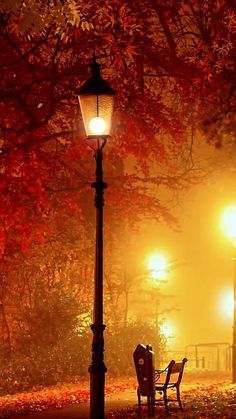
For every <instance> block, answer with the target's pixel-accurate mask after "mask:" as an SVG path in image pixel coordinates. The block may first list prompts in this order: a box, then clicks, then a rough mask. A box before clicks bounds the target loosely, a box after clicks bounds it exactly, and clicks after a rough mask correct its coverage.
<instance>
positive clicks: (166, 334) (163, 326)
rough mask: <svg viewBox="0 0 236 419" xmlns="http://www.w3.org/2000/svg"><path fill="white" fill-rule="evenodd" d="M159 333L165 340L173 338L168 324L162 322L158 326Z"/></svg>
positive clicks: (170, 326) (171, 328)
mask: <svg viewBox="0 0 236 419" xmlns="http://www.w3.org/2000/svg"><path fill="white" fill-rule="evenodd" d="M160 333H161V335H163V336H164V337H165V338H170V337H172V336H173V326H172V325H171V324H170V323H169V322H163V323H162V324H161V326H160Z"/></svg>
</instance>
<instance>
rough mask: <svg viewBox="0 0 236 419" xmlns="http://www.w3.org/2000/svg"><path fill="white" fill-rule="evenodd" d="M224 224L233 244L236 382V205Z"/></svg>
mask: <svg viewBox="0 0 236 419" xmlns="http://www.w3.org/2000/svg"><path fill="white" fill-rule="evenodd" d="M222 225H223V228H224V231H225V233H226V235H227V237H228V238H229V239H230V241H231V242H232V244H233V251H234V254H233V256H232V261H233V295H234V308H233V310H234V312H233V343H232V382H233V383H236V205H233V206H231V207H229V208H227V209H226V210H225V212H224V214H223V217H222Z"/></svg>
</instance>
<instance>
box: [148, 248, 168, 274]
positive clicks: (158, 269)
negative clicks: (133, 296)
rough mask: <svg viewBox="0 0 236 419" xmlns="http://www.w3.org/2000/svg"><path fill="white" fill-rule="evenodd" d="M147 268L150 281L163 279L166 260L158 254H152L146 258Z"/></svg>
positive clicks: (166, 264)
mask: <svg viewBox="0 0 236 419" xmlns="http://www.w3.org/2000/svg"><path fill="white" fill-rule="evenodd" d="M147 268H148V270H149V271H150V276H151V278H152V279H161V280H162V279H164V278H165V276H166V273H167V268H168V260H167V258H166V256H164V255H163V254H160V253H153V254H151V255H149V256H148V258H147Z"/></svg>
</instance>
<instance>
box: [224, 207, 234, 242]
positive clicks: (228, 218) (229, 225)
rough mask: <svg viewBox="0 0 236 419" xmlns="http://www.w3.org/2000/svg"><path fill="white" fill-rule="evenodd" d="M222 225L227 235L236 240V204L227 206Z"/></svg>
mask: <svg viewBox="0 0 236 419" xmlns="http://www.w3.org/2000/svg"><path fill="white" fill-rule="evenodd" d="M222 227H223V229H224V232H225V234H226V235H227V237H229V239H231V240H234V241H236V205H232V206H231V207H229V208H227V209H226V210H225V212H224V213H223V216H222Z"/></svg>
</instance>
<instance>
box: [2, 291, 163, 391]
mask: <svg viewBox="0 0 236 419" xmlns="http://www.w3.org/2000/svg"><path fill="white" fill-rule="evenodd" d="M41 285H42V284H39V286H38V288H37V292H36V294H35V299H34V303H33V304H32V305H31V307H30V308H29V307H28V308H26V309H24V310H23V311H22V317H21V329H18V331H17V333H16V335H15V336H14V347H13V348H12V349H11V351H10V352H9V351H8V353H7V354H6V353H5V354H4V351H3V352H2V353H1V352H0V358H1V359H0V395H3V394H7V393H9V394H10V393H15V392H20V391H27V390H30V389H32V388H39V387H41V386H50V385H54V384H57V383H62V382H73V381H74V380H76V378H78V377H82V376H87V378H88V366H89V364H90V362H91V344H92V332H91V330H90V329H89V327H88V326H86V327H85V325H84V324H83V322H81V323H80V324H79V320H78V319H79V317H78V314H79V313H84V308H83V307H78V304H77V303H76V302H75V300H74V299H73V297H72V296H71V295H70V294H69V293H68V292H66V291H65V290H64V289H63V288H62V287H60V286H58V287H56V288H54V289H53V290H52V291H51V292H48V290H47V292H46V290H45V289H44V287H43V286H41ZM78 331H79V332H78ZM104 337H105V353H104V354H105V364H106V366H107V368H108V371H109V374H111V375H114V376H117V375H126V376H127V375H133V374H134V366H133V352H134V350H135V348H136V346H137V345H138V344H139V343H143V344H145V345H146V344H151V345H152V346H153V349H154V351H155V354H156V361H158V359H157V358H158V353H160V350H161V349H162V343H161V340H160V338H159V337H158V335H157V333H156V328H155V327H154V326H150V325H148V324H144V323H129V324H128V325H126V326H119V325H117V324H114V325H113V326H112V325H111V324H110V325H109V326H108V327H107V328H106V331H105V335H104ZM0 351H1V348H0Z"/></svg>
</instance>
